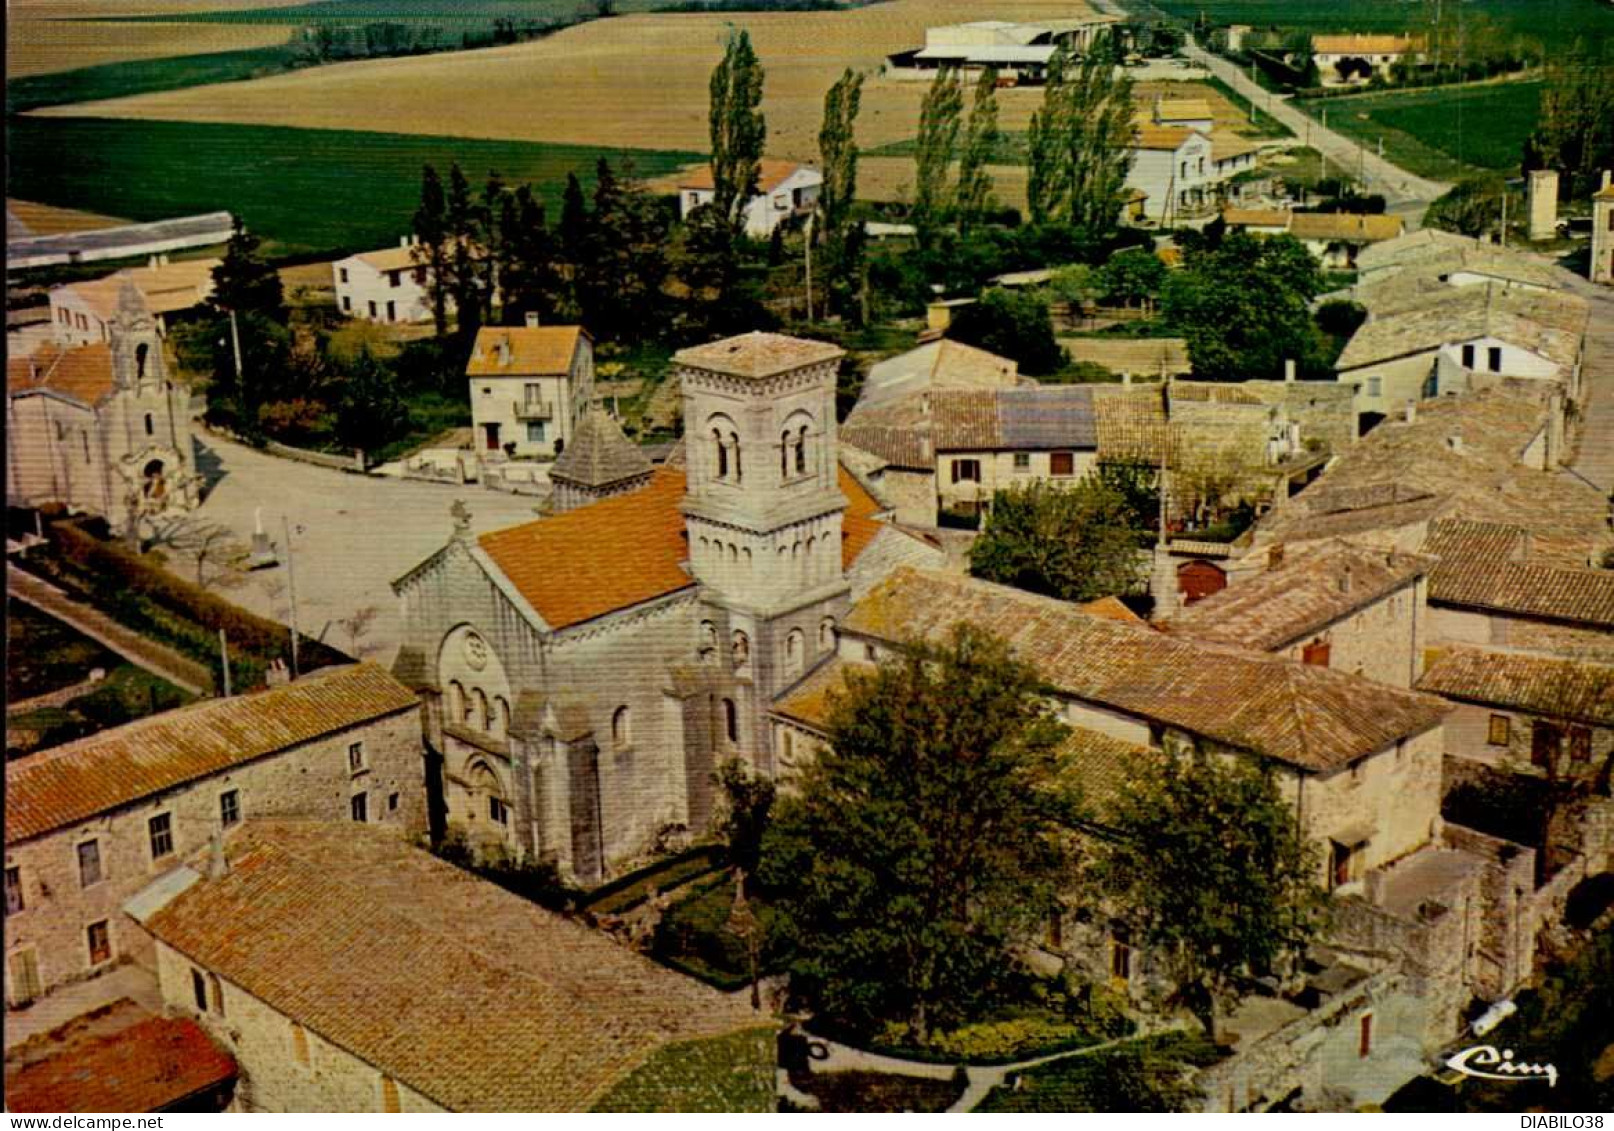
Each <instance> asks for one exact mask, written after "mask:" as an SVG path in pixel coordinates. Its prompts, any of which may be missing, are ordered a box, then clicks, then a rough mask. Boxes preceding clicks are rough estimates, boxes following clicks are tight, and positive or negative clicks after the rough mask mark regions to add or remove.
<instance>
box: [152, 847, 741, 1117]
mask: <svg viewBox="0 0 1614 1131" xmlns="http://www.w3.org/2000/svg"><path fill="white" fill-rule="evenodd" d="M224 847H225V854H226V860H227V863H228V871H227V872H225V873H224V874H223V875H221V876H218V877H216V878H210V877H206V876H202V877H199V878H198V879H197V880H196V881H194V882H193V883H191V884H190V886H189V887H187V888H184V889H183V890H182V891H179V892H178V893H177V894H173V895H171V896H170V897H169V898H167V899H166V900H164V901H162V902H159V900H160V899H161V896H162V894H164V893H160V892H154V891H153V890H152V889H151V888H148V889H147V891H146V893H143V896H144V897H145V898H143V900H142V906H141V907H140V909H139V910H138V911H136V910H134V908H133V907H131V913H132V914H136V915H137V917H138V918H139V920H140V922H141V923H142V925H143V926H144V927H145V928H146V929H147V930H148V931H149V932H150V933H151V934H152V935H153V936H154V937H156V938H157V939H159V940H161V941H162V942H163V943H165V944H167V945H168V946H171V947H173V948H174V949H175V950H178V951H179V952H180V953H181V954H183V955H185V956H186V957H187V958H189V959H190V960H191V961H193V962H195V963H196V964H197V965H199V966H202V967H204V968H207V969H210V970H212V971H213V972H215V973H217V974H218V976H219V977H220V978H221V979H223V980H225V981H227V982H229V983H231V984H232V985H235V986H239V987H240V988H241V989H242V990H244V991H245V992H246V993H249V994H251V995H253V996H254V997H256V998H258V999H260V1000H261V1001H263V1002H265V1003H266V1004H267V1005H268V1006H269V1008H271V1009H273V1010H274V1011H276V1012H277V1013H280V1014H281V1015H283V1016H285V1017H288V1018H290V1019H292V1020H294V1021H296V1022H298V1023H299V1024H301V1025H303V1026H305V1027H306V1028H308V1029H310V1030H312V1031H313V1032H315V1033H317V1034H318V1035H319V1036H321V1037H322V1038H324V1039H326V1040H328V1041H330V1042H331V1043H332V1044H335V1045H337V1046H339V1047H341V1048H343V1049H346V1050H347V1051H348V1052H350V1053H352V1054H353V1055H354V1056H355V1057H357V1058H358V1059H360V1060H362V1061H364V1062H365V1063H366V1064H369V1065H371V1066H373V1068H374V1070H375V1071H377V1072H384V1073H386V1074H387V1075H389V1076H391V1077H393V1078H394V1079H395V1080H397V1081H398V1082H399V1083H400V1084H402V1085H405V1086H407V1087H409V1088H411V1089H414V1090H415V1091H417V1092H420V1093H421V1094H423V1095H425V1096H426V1097H428V1098H429V1099H431V1100H432V1101H434V1102H435V1103H437V1104H439V1105H441V1106H442V1107H444V1108H447V1109H448V1110H450V1111H586V1110H588V1109H589V1108H591V1107H593V1106H594V1105H595V1104H596V1103H597V1102H598V1101H599V1100H600V1099H601V1098H602V1097H603V1096H605V1095H606V1094H607V1093H609V1092H610V1090H611V1088H612V1087H613V1086H614V1085H616V1084H617V1083H619V1082H621V1081H622V1080H623V1079H625V1078H626V1077H629V1076H630V1075H632V1074H633V1073H634V1072H635V1071H636V1070H637V1069H639V1068H640V1067H641V1066H643V1065H645V1063H646V1062H647V1061H648V1060H649V1059H650V1058H651V1057H652V1056H653V1055H654V1054H655V1053H656V1052H658V1051H659V1050H661V1049H664V1048H666V1047H667V1046H668V1045H672V1044H677V1043H681V1042H685V1041H700V1040H706V1039H710V1038H715V1037H719V1036H723V1035H726V1034H731V1033H741V1032H747V1031H758V1030H766V1029H767V1028H769V1027H771V1026H772V1024H773V1021H772V1018H771V1017H770V1016H769V1015H768V1014H766V1013H758V1012H754V1011H753V1010H752V1009H751V1007H750V1005H749V1003H748V1002H746V1001H745V999H744V997H743V995H735V996H730V995H727V994H723V993H720V992H719V991H717V990H714V989H712V988H711V987H709V986H705V985H702V984H701V983H699V982H697V981H695V979H693V978H688V977H685V976H683V975H681V974H677V973H674V972H673V971H671V970H668V969H666V968H664V967H661V966H658V965H656V964H655V963H653V962H651V961H650V960H649V959H648V958H645V957H644V956H642V955H640V954H637V953H635V952H634V951H633V950H631V949H629V948H628V947H625V946H621V945H619V944H618V943H616V942H613V941H612V940H611V939H609V938H607V937H606V936H605V935H604V934H602V933H600V932H598V931H595V930H592V929H590V928H589V927H586V926H584V925H583V924H582V923H578V922H575V921H573V920H571V919H568V918H565V917H564V916H561V915H558V914H556V913H554V912H552V911H547V910H545V909H543V908H540V907H537V906H535V905H534V904H532V903H530V902H528V901H527V900H525V899H522V898H520V897H518V896H515V895H512V894H510V893H508V892H506V891H504V890H503V889H502V888H499V887H498V886H497V885H495V884H491V883H489V882H487V881H486V880H483V879H481V878H479V877H477V876H475V875H472V874H471V873H469V872H466V871H463V870H462V869H460V868H457V867H455V866H453V865H451V864H448V863H445V862H444V861H442V860H438V859H437V858H436V857H434V856H432V855H431V854H430V853H428V852H426V851H425V850H423V849H420V848H416V847H414V846H412V845H410V844H408V843H407V842H405V841H404V840H403V839H402V838H400V837H398V836H397V835H395V834H391V833H388V832H387V831H386V830H383V829H379V828H376V827H374V826H367V825H355V824H352V823H350V822H332V823H321V822H313V821H292V820H286V821H248V822H247V823H246V824H244V825H242V826H241V827H239V828H238V829H236V830H234V831H233V832H232V833H231V834H230V835H229V836H228V837H227V838H226V839H225V846H224ZM197 863H198V864H199V865H201V868H202V870H204V871H205V864H202V862H201V861H198V862H197ZM159 883H161V881H159ZM428 972H429V973H428ZM401 1021H406V1022H407V1023H404V1024H400V1022H401ZM758 1035H759V1036H760V1037H762V1038H764V1041H765V1046H764V1047H765V1048H766V1053H771V1052H772V1051H773V1050H772V1042H771V1036H770V1035H769V1034H766V1033H765V1032H760V1033H759V1034H758ZM764 1055H766V1054H764ZM761 1059H762V1058H761V1057H760V1056H759V1057H758V1060H761ZM747 1067H752V1066H750V1065H747V1064H745V1063H743V1062H742V1063H738V1064H737V1063H734V1062H733V1061H721V1060H720V1061H719V1062H718V1063H715V1064H711V1065H710V1066H708V1067H707V1068H706V1071H707V1072H709V1073H711V1074H712V1075H713V1077H714V1078H716V1077H718V1076H723V1077H727V1076H728V1075H729V1074H730V1073H731V1072H738V1071H742V1070H744V1069H746V1068H747ZM765 1079H766V1083H767V1084H768V1085H770V1087H769V1088H768V1089H767V1091H766V1092H764V1095H765V1096H766V1095H767V1094H769V1093H771V1091H772V1089H771V1084H772V1082H773V1077H772V1072H771V1071H770V1072H768V1073H767V1075H766V1078H765ZM669 1091H671V1089H670V1088H669ZM676 1098H677V1097H676V1095H669V1097H668V1100H669V1102H676Z"/></svg>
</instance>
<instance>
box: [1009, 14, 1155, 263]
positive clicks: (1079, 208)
mask: <svg viewBox="0 0 1614 1131" xmlns="http://www.w3.org/2000/svg"><path fill="white" fill-rule="evenodd" d="M1119 62H1120V47H1119V44H1118V43H1117V41H1116V39H1115V36H1114V35H1112V34H1111V33H1109V32H1102V33H1100V34H1099V35H1098V36H1097V37H1096V38H1095V39H1094V40H1093V44H1092V46H1091V47H1090V48H1089V49H1088V50H1087V52H1086V54H1084V55H1083V56H1082V58H1081V60H1080V61H1079V62H1076V61H1073V60H1072V59H1071V58H1070V56H1069V54H1068V53H1067V52H1066V51H1065V49H1064V48H1063V47H1061V48H1059V49H1058V50H1057V51H1055V53H1054V56H1053V58H1052V60H1050V62H1049V65H1048V81H1047V84H1046V86H1045V87H1044V88H1043V97H1042V106H1041V108H1040V109H1038V110H1037V111H1036V113H1034V114H1033V115H1032V117H1031V125H1030V130H1029V134H1028V137H1027V144H1028V147H1029V155H1028V162H1027V163H1028V166H1029V167H1028V169H1027V181H1026V203H1027V206H1028V211H1029V212H1030V214H1031V220H1032V223H1034V224H1047V223H1050V222H1054V221H1061V222H1063V223H1066V224H1070V225H1073V226H1075V227H1078V228H1081V229H1082V230H1083V231H1084V232H1085V234H1086V235H1087V237H1088V238H1089V239H1091V240H1093V241H1095V242H1103V241H1104V240H1106V239H1108V238H1109V237H1110V236H1111V235H1113V234H1114V232H1115V230H1116V228H1117V227H1119V225H1120V220H1121V204H1122V200H1123V191H1124V189H1125V185H1126V173H1127V169H1128V168H1129V167H1130V165H1131V160H1132V158H1131V140H1132V132H1133V123H1132V80H1131V79H1129V78H1127V77H1125V75H1123V74H1120V73H1119V66H1118V64H1119Z"/></svg>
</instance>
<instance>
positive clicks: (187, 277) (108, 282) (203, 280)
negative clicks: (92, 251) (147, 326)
mask: <svg viewBox="0 0 1614 1131" xmlns="http://www.w3.org/2000/svg"><path fill="white" fill-rule="evenodd" d="M222 262H223V261H222V260H219V259H182V260H180V261H178V262H177V263H164V264H161V265H159V266H157V267H150V266H146V267H131V268H128V269H127V270H123V271H118V272H116V273H115V274H111V275H107V276H105V277H103V278H100V279H93V280H91V281H89V282H85V283H70V284H68V285H67V286H66V287H64V288H62V289H63V290H67V291H71V292H72V293H74V294H76V295H78V297H79V298H81V299H83V300H84V302H85V303H86V304H88V305H89V307H90V309H91V310H94V311H95V312H96V313H97V314H98V315H100V317H101V318H102V320H103V321H105V320H110V319H111V318H112V316H113V315H114V314H115V313H117V310H118V298H119V295H120V294H121V293H122V290H123V284H124V283H125V282H126V281H127V282H132V283H134V285H135V287H136V288H137V289H138V290H139V291H140V296H141V297H142V298H143V299H145V302H146V308H147V309H148V310H150V311H151V313H153V314H172V313H174V312H175V311H176V310H189V309H191V308H192V307H194V306H200V305H201V304H202V303H204V302H206V301H207V298H208V296H209V295H211V294H212V293H213V268H215V267H217V266H219V265H220V264H221V263H222Z"/></svg>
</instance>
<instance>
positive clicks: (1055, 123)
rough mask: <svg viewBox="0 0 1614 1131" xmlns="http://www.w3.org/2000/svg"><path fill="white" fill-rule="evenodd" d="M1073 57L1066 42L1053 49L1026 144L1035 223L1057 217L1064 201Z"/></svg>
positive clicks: (1030, 207) (1028, 193) (1028, 206)
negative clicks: (1063, 144)
mask: <svg viewBox="0 0 1614 1131" xmlns="http://www.w3.org/2000/svg"><path fill="white" fill-rule="evenodd" d="M1069 62H1070V56H1069V54H1067V52H1066V51H1065V48H1064V45H1063V44H1061V45H1060V46H1059V47H1057V48H1055V49H1054V55H1053V58H1052V59H1050V60H1049V61H1048V77H1047V81H1046V82H1045V83H1044V85H1043V88H1042V106H1041V108H1040V109H1038V110H1036V111H1035V112H1034V113H1033V114H1032V115H1031V125H1030V127H1029V128H1028V130H1027V135H1026V147H1027V150H1028V154H1027V159H1026V163H1027V167H1026V211H1027V212H1029V213H1030V214H1031V222H1032V223H1033V224H1037V225H1042V224H1046V223H1048V222H1049V221H1050V220H1052V219H1053V218H1054V214H1055V213H1056V212H1057V211H1058V209H1059V205H1060V203H1061V202H1062V201H1063V200H1064V189H1065V184H1064V180H1063V178H1061V177H1060V175H1059V164H1060V162H1059V158H1060V148H1059V139H1060V134H1061V127H1060V122H1061V120H1062V114H1063V107H1064V101H1065V68H1066V66H1067V65H1068V64H1069Z"/></svg>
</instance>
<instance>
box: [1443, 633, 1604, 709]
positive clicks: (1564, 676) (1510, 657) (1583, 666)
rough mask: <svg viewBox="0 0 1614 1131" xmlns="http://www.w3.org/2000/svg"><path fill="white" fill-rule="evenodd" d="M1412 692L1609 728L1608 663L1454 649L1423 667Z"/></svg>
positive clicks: (1479, 649) (1473, 649)
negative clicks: (1416, 690)
mask: <svg viewBox="0 0 1614 1131" xmlns="http://www.w3.org/2000/svg"><path fill="white" fill-rule="evenodd" d="M1418 690H1420V691H1427V692H1430V693H1432V694H1435V695H1441V696H1444V697H1446V698H1448V699H1461V700H1464V701H1465V702H1470V703H1483V704H1485V705H1486V706H1490V707H1511V708H1513V709H1515V710H1519V711H1528V712H1530V713H1531V714H1535V715H1546V716H1548V717H1551V718H1556V719H1569V720H1573V721H1575V722H1582V723H1591V724H1592V725H1594V726H1605V727H1609V726H1614V664H1599V663H1592V662H1589V661H1586V660H1565V659H1560V658H1558V657H1556V656H1538V655H1532V654H1530V653H1527V652H1510V651H1507V650H1505V649H1501V650H1497V649H1482V648H1466V647H1456V648H1449V649H1447V650H1445V651H1444V652H1442V653H1441V655H1440V656H1439V658H1438V659H1436V660H1435V661H1434V662H1433V663H1432V664H1430V665H1429V668H1428V670H1426V671H1425V672H1424V674H1423V678H1421V679H1420V680H1418Z"/></svg>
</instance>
